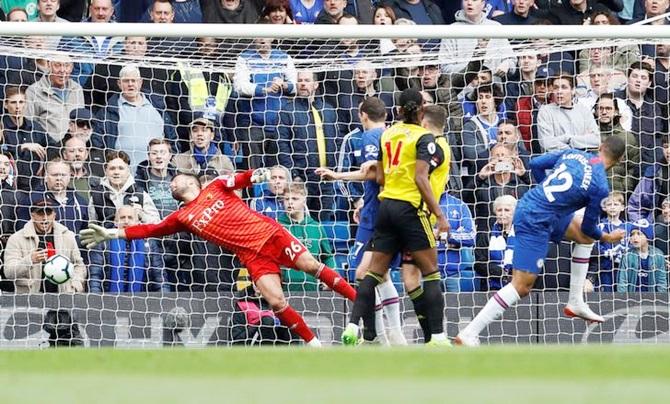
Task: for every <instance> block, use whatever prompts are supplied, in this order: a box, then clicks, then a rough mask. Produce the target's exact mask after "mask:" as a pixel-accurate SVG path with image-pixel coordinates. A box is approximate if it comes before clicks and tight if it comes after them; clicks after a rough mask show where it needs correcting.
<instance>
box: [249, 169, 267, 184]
mask: <svg viewBox="0 0 670 404" xmlns="http://www.w3.org/2000/svg"><path fill="white" fill-rule="evenodd" d="M268 181H270V170H268V169H267V168H257V169H255V170H254V172H253V173H251V182H252V183H253V184H259V183H262V182H268Z"/></svg>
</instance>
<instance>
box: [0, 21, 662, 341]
mask: <svg viewBox="0 0 670 404" xmlns="http://www.w3.org/2000/svg"><path fill="white" fill-rule="evenodd" d="M265 38H267V39H268V40H265ZM668 38H670V28H668V27H666V26H655V25H654V26H651V25H631V26H580V27H574V26H539V25H533V26H523V27H518V26H499V25H483V26H466V25H450V26H417V25H402V24H401V25H392V26H372V25H355V26H352V25H328V26H326V25H270V24H260V25H235V24H228V25H226V24H212V25H210V24H126V23H118V24H92V23H81V24H60V23H52V24H45V23H3V24H0V98H2V101H1V102H2V103H3V117H2V136H0V147H1V148H2V151H3V154H4V157H2V156H0V163H3V164H5V163H6V167H7V168H6V169H5V168H3V169H2V170H0V180H2V186H3V188H2V199H1V200H0V202H1V205H2V206H1V207H2V231H3V234H2V236H3V239H2V240H3V241H2V243H1V244H0V246H1V247H0V248H2V261H0V262H1V265H2V273H0V275H1V276H2V280H0V285H2V294H1V295H0V348H29V347H35V346H38V345H40V344H44V343H47V342H48V339H49V334H48V331H47V330H51V331H53V330H54V329H55V328H54V326H53V324H54V321H55V320H58V321H60V322H62V323H64V324H68V321H69V322H71V323H74V324H77V326H78V333H79V335H78V336H73V335H70V337H69V338H70V340H81V343H82V344H83V345H85V346H118V347H157V346H176V345H186V346H190V347H200V346H210V345H235V344H257V343H259V342H261V341H264V342H265V343H270V344H273V343H276V344H280V343H284V342H286V341H287V340H289V341H290V342H292V343H295V342H297V340H295V339H291V338H290V337H286V338H282V336H284V337H285V333H286V330H285V329H283V330H282V329H279V328H277V329H275V327H274V323H273V320H271V317H272V316H271V314H270V313H269V311H268V308H267V306H265V305H264V304H263V303H262V301H259V300H258V299H257V298H256V297H255V296H253V294H254V291H253V288H252V287H250V282H249V278H248V273H247V272H246V270H245V269H244V268H243V265H242V264H241V263H240V262H239V261H238V260H237V259H236V258H235V257H234V256H233V255H231V254H229V253H227V252H226V251H223V250H222V249H221V248H219V247H218V246H214V245H212V244H211V243H206V242H204V241H203V240H199V239H197V238H195V237H194V236H193V235H190V234H178V235H175V236H170V237H165V238H162V239H147V240H143V241H141V242H138V243H108V244H105V245H101V246H97V247H96V248H94V249H93V250H92V251H88V250H86V249H84V248H83V247H81V246H80V248H78V249H77V250H78V251H76V252H73V251H67V252H62V251H61V252H62V253H63V254H65V253H67V254H72V255H70V256H69V258H71V259H72V260H73V261H75V260H77V262H76V263H75V264H76V265H75V267H76V268H79V269H78V270H79V271H80V272H79V273H78V274H77V275H76V276H75V275H73V276H74V277H73V280H71V281H68V282H66V283H65V284H63V285H61V286H56V285H50V284H48V283H46V282H47V281H42V280H41V279H40V278H39V277H40V274H41V272H40V271H41V268H40V265H39V264H33V263H32V262H30V263H29V262H27V261H26V260H27V259H28V258H29V255H30V252H31V250H29V249H28V247H26V246H24V245H22V244H21V243H18V242H17V237H16V236H17V235H21V234H24V233H25V231H26V230H25V228H26V227H25V226H26V223H29V221H30V220H31V219H32V216H31V212H32V209H31V208H32V207H33V206H34V205H35V204H36V203H37V202H40V201H44V200H45V199H46V200H48V201H50V203H54V211H55V214H56V221H57V222H58V223H59V224H60V225H62V226H63V228H65V229H67V230H69V231H71V232H72V233H78V231H79V230H81V229H82V228H85V227H86V226H87V225H88V223H101V224H103V225H106V226H108V227H112V226H118V225H119V224H123V223H125V222H123V223H122V221H123V220H130V221H131V222H133V221H135V222H147V223H149V222H155V221H157V220H160V219H161V218H164V217H165V216H166V215H168V214H169V213H170V212H172V211H174V210H175V209H177V208H178V204H177V203H176V201H174V199H173V198H172V196H171V194H170V190H169V186H168V183H169V179H170V178H171V176H173V175H175V173H177V172H192V173H195V174H197V175H200V176H202V177H203V181H207V180H211V179H212V178H214V177H216V176H217V175H221V174H226V173H229V172H232V171H240V170H243V169H247V168H256V167H261V166H265V167H275V166H282V167H283V168H278V169H275V170H273V177H274V178H273V179H272V180H271V183H270V184H267V185H264V186H254V187H252V188H250V189H249V190H245V191H244V192H243V193H242V194H241V196H242V197H243V198H244V199H245V200H246V201H247V202H248V203H249V205H250V206H251V207H252V208H253V209H256V210H257V211H259V212H260V213H262V214H265V215H268V216H270V217H272V218H274V219H276V220H277V221H279V223H280V224H282V225H283V226H285V227H286V228H287V229H288V230H289V231H291V233H292V234H293V235H294V236H296V237H297V238H298V239H300V240H301V241H303V243H304V244H305V245H306V246H307V247H308V249H309V250H310V251H311V252H312V254H314V255H315V256H316V257H317V258H319V259H320V260H322V261H323V262H325V263H327V264H328V265H329V266H332V267H334V268H335V269H337V270H338V271H339V272H340V273H341V274H343V275H344V276H345V278H346V279H348V280H349V281H350V282H354V281H355V275H354V274H355V268H352V267H351V262H352V260H351V258H352V255H354V254H355V253H356V252H357V250H358V249H359V248H363V246H362V245H361V244H360V243H356V240H355V236H356V231H357V229H359V228H360V226H361V225H363V226H365V225H367V226H370V225H371V224H372V223H374V220H373V219H372V218H362V224H361V222H360V220H361V219H359V218H358V216H357V213H356V212H357V211H358V209H359V208H360V204H361V201H362V198H363V186H362V184H361V183H360V182H347V181H337V182H329V181H322V180H321V179H320V178H319V176H318V175H317V174H315V172H314V170H315V169H317V168H319V167H326V168H330V169H333V170H335V171H349V170H355V169H357V168H358V167H359V166H360V164H361V163H362V162H363V161H365V160H366V159H370V158H372V155H373V154H374V153H375V152H376V150H375V147H374V145H367V146H364V145H363V135H364V132H365V129H366V128H365V127H364V126H363V123H362V122H361V117H360V116H359V112H358V109H359V106H360V103H361V102H362V101H363V100H365V99H366V98H369V97H377V98H379V99H381V100H382V101H383V102H384V104H385V106H386V109H387V119H386V122H387V124H391V123H392V122H393V121H394V120H397V119H399V115H398V111H397V108H396V107H397V105H396V103H397V97H398V95H399V94H400V92H401V91H402V90H404V89H406V88H416V89H418V90H420V91H422V94H423V95H424V99H425V100H426V102H427V103H432V104H436V105H439V106H442V107H444V109H445V110H446V112H447V120H446V122H445V130H444V133H443V135H445V136H446V137H447V138H448V140H449V144H450V151H451V154H452V157H453V158H452V174H451V176H450V181H449V186H448V190H447V191H448V192H449V194H450V195H451V198H446V197H445V198H444V199H443V200H442V204H441V206H442V208H443V211H444V213H445V214H446V215H447V217H449V219H450V221H451V225H452V234H451V237H450V240H449V241H448V242H447V243H441V244H440V246H439V248H438V256H439V269H440V272H441V274H442V277H443V287H444V290H445V301H446V308H445V313H446V315H445V321H446V325H447V327H446V331H447V334H449V336H451V337H453V336H455V335H456V334H457V333H458V330H459V329H460V328H462V327H463V326H464V325H465V324H466V323H467V322H468V321H469V320H470V319H471V318H472V317H473V316H474V314H476V313H477V311H478V310H479V309H480V308H481V307H482V306H483V305H484V303H485V302H486V300H487V297H488V294H487V293H488V292H490V291H492V290H496V289H497V288H500V287H501V286H502V285H504V284H505V283H507V282H509V279H510V270H511V267H510V265H511V254H523V251H518V250H513V248H512V246H513V233H512V234H510V233H511V232H510V230H511V229H510V228H509V226H508V222H509V220H510V217H509V214H510V212H509V211H505V207H510V206H511V207H512V209H513V206H514V203H513V201H514V200H518V199H520V198H521V197H522V195H523V194H524V193H525V192H527V190H528V189H530V188H531V187H532V186H534V185H535V183H534V180H533V178H532V177H531V175H530V167H529V161H530V159H532V158H533V157H534V156H536V155H539V154H542V153H545V152H547V151H552V150H559V149H562V148H567V147H571V148H579V149H584V150H588V151H595V150H596V149H597V147H598V145H599V143H600V141H601V139H602V138H603V137H606V136H622V138H624V139H625V140H626V142H627V153H626V156H625V159H624V160H623V161H622V162H621V164H619V165H617V167H615V169H614V170H613V172H611V173H610V175H611V176H610V182H611V186H612V187H613V188H614V189H615V190H617V191H620V193H619V194H617V195H615V196H613V197H612V198H610V199H608V200H607V201H606V202H604V203H603V209H604V211H603V223H602V226H603V227H606V226H624V227H625V228H626V230H627V231H628V232H629V236H628V237H626V240H625V241H624V243H622V244H621V245H613V246H603V245H598V244H596V248H595V249H594V252H593V256H592V259H591V266H590V271H589V284H590V285H591V286H592V287H593V288H592V289H589V290H588V291H587V292H588V293H587V300H588V302H589V304H590V305H591V306H592V307H593V308H594V311H597V312H599V313H601V314H603V315H604V316H605V318H606V320H607V321H606V322H605V323H604V324H603V325H600V326H590V325H585V324H582V323H578V322H576V321H573V320H569V319H567V318H565V317H563V316H562V314H561V313H562V305H563V304H564V303H565V302H566V301H567V288H568V285H569V266H570V249H571V246H570V244H569V243H567V242H562V243H559V244H551V245H550V246H549V255H548V258H547V259H546V260H545V262H544V275H543V276H541V277H540V280H539V283H538V285H537V286H538V288H537V289H536V291H535V292H533V293H532V294H531V295H530V296H529V297H528V298H526V299H524V300H522V301H521V303H520V304H519V305H518V306H516V307H515V308H513V309H511V310H509V311H508V312H507V313H506V314H505V316H504V317H503V318H502V319H501V320H499V321H496V322H494V323H493V324H492V325H491V326H490V327H489V328H488V329H487V331H486V335H484V336H483V340H484V341H485V342H489V343H586V342H590V343H601V342H625V343H632V342H636V343H637V342H651V343H661V342H663V343H668V342H670V334H668V331H667V330H668V321H669V318H670V314H669V313H670V300H669V298H668V293H667V290H668V289H667V288H668V284H667V276H668V274H667V272H668V271H667V269H666V267H665V265H666V264H665V263H666V261H667V260H668V257H667V254H668V245H669V243H670V242H669V236H668V234H669V233H668V222H670V200H667V204H666V199H665V198H667V197H668V196H669V195H667V192H669V191H668V189H667V188H668V185H667V182H668V175H669V173H668V170H667V165H666V164H665V160H664V159H665V158H667V156H670V152H667V150H666V149H667V146H666V144H667V133H668V118H669V117H668V111H669V108H670V104H669V99H670V98H669V96H668V91H669V90H668V75H667V71H668V69H669V68H670V39H668ZM666 44H667V45H666ZM647 69H650V70H647ZM632 75H634V76H635V79H631V78H630V77H631V76H632ZM638 76H642V77H638ZM645 76H646V79H645ZM631 80H641V82H640V81H636V82H635V83H633V84H631V83H632V81H631ZM645 80H647V81H645ZM63 83H64V85H65V87H62V86H63ZM636 89H637V90H636ZM561 91H563V93H561ZM635 91H638V92H637V93H636V92H635ZM17 105H20V106H17ZM566 111H568V112H566ZM573 132H579V133H573ZM72 138H74V139H75V140H72ZM77 140H79V141H77ZM114 151H116V152H117V153H116V154H114V153H112V154H109V152H114ZM118 151H123V152H124V154H125V155H127V156H128V157H129V162H127V161H125V157H122V156H121V155H120V154H119V153H118ZM58 159H61V160H64V161H65V163H63V162H59V161H56V160H58ZM47 161H50V162H49V164H47ZM112 163H113V164H112ZM0 166H2V167H4V166H3V165H2V164H0ZM63 167H65V170H66V172H61V171H59V170H61V169H63ZM112 169H118V170H121V171H123V175H122V176H121V177H120V178H121V179H120V180H119V177H117V175H116V174H113V173H112V171H111V170H112ZM67 170H69V172H68V171H67ZM115 181H116V182H115ZM664 192H665V194H664ZM510 198H511V199H510ZM510 200H511V201H512V202H510ZM124 205H129V206H130V207H131V208H132V209H131V211H130V212H129V213H128V216H129V217H130V218H129V219H123V218H122V216H123V215H122V214H121V213H120V212H121V211H122V209H120V208H121V207H122V206H124ZM613 205H616V206H613ZM617 209H619V210H620V211H621V212H620V218H621V223H623V224H620V223H619V222H618V221H617V220H612V218H613V217H614V216H615V214H614V213H611V215H610V216H611V217H610V218H609V219H608V216H607V215H608V212H616V211H617ZM506 215H507V216H506ZM59 228H60V227H59ZM608 228H609V227H608ZM633 230H636V231H633ZM19 233H20V234H19ZM633 233H635V234H636V236H635V237H631V236H632V235H633ZM639 234H641V235H642V236H640V235H639ZM12 238H13V240H11V239H12ZM641 238H642V239H643V240H640V239H641ZM37 239H38V244H37V247H38V248H43V247H45V246H46V242H47V240H42V241H40V240H39V237H38V238H37ZM10 240H11V242H10ZM645 240H646V241H645ZM74 242H78V239H75V240H74ZM640 243H641V244H642V245H644V246H645V247H643V248H642V249H643V250H644V251H643V252H642V253H641V254H640V251H641V247H640ZM646 246H648V248H647V247H646ZM12 248H14V249H15V250H13V251H10V250H11V249H12ZM58 248H60V246H59V244H58V243H57V244H56V249H58ZM8 249H9V250H8ZM57 252H58V253H61V252H59V251H57ZM645 256H646V257H649V258H644V257H645ZM77 257H80V258H77ZM21 260H23V261H21ZM642 261H644V264H642ZM73 263H74V262H73ZM661 264H662V267H660V266H661ZM77 265H79V267H78V266H77ZM282 274H283V277H284V283H285V290H286V293H287V295H288V297H289V301H290V302H291V304H292V305H293V306H294V307H295V308H296V310H297V311H299V312H301V313H303V314H304V316H305V319H306V320H307V323H308V324H309V325H310V326H312V327H313V328H314V329H315V330H316V332H317V334H318V336H319V338H320V339H321V340H322V341H324V342H326V343H328V342H332V343H333V344H338V343H339V336H340V334H341V332H342V330H343V328H344V326H345V325H346V322H347V317H348V310H349V308H350V306H349V305H348V304H347V302H345V301H344V300H343V299H341V298H340V297H339V296H336V295H334V294H333V293H332V292H331V291H329V290H325V289H324V288H323V287H322V285H320V284H319V283H318V282H317V281H316V280H314V279H313V278H311V277H309V276H304V275H302V274H299V273H297V272H295V271H292V270H288V269H286V270H284V271H283V272H282ZM664 276H665V281H664V280H663V277H664ZM391 277H392V279H393V281H394V284H395V285H396V287H397V288H398V290H399V291H400V293H401V296H402V295H403V293H404V287H403V283H402V276H401V273H400V271H399V270H398V268H394V269H393V270H392V271H391ZM74 281H77V282H79V284H75V283H73V282H74ZM622 285H623V286H622ZM43 292H47V293H43ZM62 313H65V314H62ZM402 315H403V322H404V329H403V331H404V332H405V334H406V336H407V338H408V340H409V341H412V342H418V341H419V338H420V331H419V327H418V324H417V321H416V319H415V316H414V314H413V311H412V305H411V302H410V301H409V300H408V299H405V300H403V301H402ZM264 316H265V317H267V318H266V319H265V320H264V319H263V317H264ZM250 318H254V319H255V320H254V321H257V322H256V323H253V324H249V323H248V322H249V321H250V320H249V319H250ZM264 321H265V322H264ZM43 326H44V327H43ZM258 327H260V328H261V329H264V327H265V328H267V329H269V330H270V331H271V333H269V334H266V333H257V332H256V331H257V330H258ZM273 333H274V334H273ZM63 338H65V337H63Z"/></svg>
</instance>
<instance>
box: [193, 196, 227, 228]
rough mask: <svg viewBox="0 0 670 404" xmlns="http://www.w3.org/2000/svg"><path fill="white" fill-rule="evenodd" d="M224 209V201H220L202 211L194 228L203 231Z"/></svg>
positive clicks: (194, 223)
mask: <svg viewBox="0 0 670 404" xmlns="http://www.w3.org/2000/svg"><path fill="white" fill-rule="evenodd" d="M223 207H224V203H223V201H222V200H220V199H219V200H217V201H216V202H214V205H212V206H211V207H209V208H207V209H205V210H203V211H202V213H201V214H200V217H198V219H197V220H196V221H195V222H193V227H195V228H196V229H197V230H199V231H203V230H204V229H205V227H207V225H208V224H209V222H211V221H212V219H213V218H214V216H215V215H216V214H217V213H219V211H221V209H223Z"/></svg>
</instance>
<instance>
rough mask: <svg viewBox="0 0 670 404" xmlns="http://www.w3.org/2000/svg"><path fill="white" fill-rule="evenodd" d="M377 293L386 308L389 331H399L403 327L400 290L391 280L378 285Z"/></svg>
mask: <svg viewBox="0 0 670 404" xmlns="http://www.w3.org/2000/svg"><path fill="white" fill-rule="evenodd" d="M377 292H378V293H379V298H380V299H381V302H382V306H384V314H386V321H387V322H388V329H390V330H399V329H400V327H401V320H400V297H399V296H398V290H397V289H396V288H395V286H393V281H391V279H390V278H389V279H387V280H385V281H384V282H383V283H380V284H379V285H377Z"/></svg>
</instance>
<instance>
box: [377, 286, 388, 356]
mask: <svg viewBox="0 0 670 404" xmlns="http://www.w3.org/2000/svg"><path fill="white" fill-rule="evenodd" d="M382 309H383V307H382V299H381V297H380V296H379V291H378V290H377V289H376V288H375V328H376V329H377V340H378V341H379V343H380V344H382V345H388V340H387V339H386V332H385V330H384V311H383V310H382Z"/></svg>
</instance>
